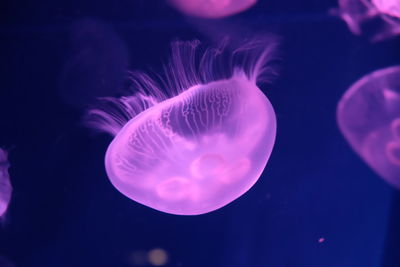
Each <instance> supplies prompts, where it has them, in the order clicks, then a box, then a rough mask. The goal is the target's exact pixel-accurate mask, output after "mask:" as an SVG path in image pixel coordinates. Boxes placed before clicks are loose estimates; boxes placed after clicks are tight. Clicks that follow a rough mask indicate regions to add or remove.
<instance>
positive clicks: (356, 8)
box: [339, 0, 400, 42]
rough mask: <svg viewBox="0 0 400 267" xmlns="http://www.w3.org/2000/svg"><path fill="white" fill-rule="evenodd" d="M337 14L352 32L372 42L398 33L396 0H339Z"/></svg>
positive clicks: (399, 17)
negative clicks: (366, 37) (364, 36)
mask: <svg viewBox="0 0 400 267" xmlns="http://www.w3.org/2000/svg"><path fill="white" fill-rule="evenodd" d="M339 15H340V16H341V18H342V19H343V20H344V21H345V22H346V23H347V25H348V27H349V29H350V31H351V32H352V33H353V34H355V35H366V36H368V38H369V39H371V41H373V42H377V41H382V40H385V39H388V38H392V37H394V36H397V35H399V34H400V1H398V0H339Z"/></svg>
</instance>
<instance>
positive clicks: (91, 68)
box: [59, 18, 128, 109]
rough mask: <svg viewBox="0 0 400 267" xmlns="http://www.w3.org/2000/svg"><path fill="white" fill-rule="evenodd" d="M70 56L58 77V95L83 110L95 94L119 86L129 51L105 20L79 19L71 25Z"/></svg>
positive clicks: (108, 92) (123, 76)
mask: <svg viewBox="0 0 400 267" xmlns="http://www.w3.org/2000/svg"><path fill="white" fill-rule="evenodd" d="M69 45H70V47H71V49H70V50H71V51H70V56H69V59H68V60H67V62H66V64H65V66H64V69H63V71H62V72H61V76H60V79H59V94H60V96H61V98H62V100H63V101H64V102H65V103H67V104H68V105H70V106H72V107H74V108H77V109H84V108H86V107H87V106H88V105H90V104H93V101H95V99H96V98H97V97H101V96H107V95H110V94H111V93H112V92H115V90H116V88H121V87H122V84H123V82H124V80H125V75H126V72H125V71H126V68H127V65H128V60H127V58H128V52H127V49H126V47H125V45H124V43H123V41H122V40H121V39H120V38H119V36H118V35H117V33H115V31H114V30H113V29H112V28H111V27H110V26H109V25H107V24H106V23H104V22H101V21H99V20H95V19H90V18H86V19H81V20H78V21H76V22H74V23H72V24H71V28H70V42H69Z"/></svg>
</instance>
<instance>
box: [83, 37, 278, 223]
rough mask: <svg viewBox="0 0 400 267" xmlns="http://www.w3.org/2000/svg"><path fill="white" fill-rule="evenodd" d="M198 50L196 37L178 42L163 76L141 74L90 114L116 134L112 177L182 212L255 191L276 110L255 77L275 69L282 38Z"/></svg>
mask: <svg viewBox="0 0 400 267" xmlns="http://www.w3.org/2000/svg"><path fill="white" fill-rule="evenodd" d="M199 49H200V44H199V42H196V41H193V42H176V43H173V45H172V57H171V60H170V62H169V64H167V65H166V66H164V71H165V73H164V76H163V78H162V79H161V82H160V83H157V82H156V80H155V79H153V78H150V76H148V75H146V74H144V73H141V72H139V73H135V74H133V76H132V77H131V80H132V88H133V89H134V90H135V92H133V93H131V95H130V96H127V97H122V98H119V99H118V98H106V99H104V103H103V107H102V108H99V109H94V110H91V111H90V113H89V116H90V118H91V119H92V121H91V123H92V125H93V126H94V127H96V128H98V129H101V130H104V131H106V132H108V133H110V134H112V135H113V136H115V137H114V140H113V141H112V143H111V144H110V146H109V147H108V150H107V153H106V158H105V164H106V170H107V174H108V177H109V178H110V180H111V182H112V184H113V185H114V186H115V187H116V188H117V189H118V190H119V191H120V192H121V193H123V194H124V195H126V196H127V197H129V198H131V199H133V200H135V201H137V202H139V203H142V204H144V205H146V206H149V207H151V208H154V209H157V210H159V211H163V212H167V213H172V214H179V215H196V214H202V213H207V212H211V211H213V210H216V209H218V208H221V207H223V206H225V205H227V204H228V203H230V202H232V201H233V200H235V199H236V198H238V197H239V196H241V195H242V194H244V193H245V192H246V191H247V190H249V189H250V188H251V187H252V186H253V184H254V183H255V182H256V181H257V180H258V178H259V177H260V175H261V173H262V172H263V170H264V168H265V165H266V164H267V161H268V159H269V156H270V154H271V152H272V148H273V145H274V142H275V135H276V119H275V112H274V109H273V107H272V106H271V104H270V102H269V100H268V99H267V98H266V97H265V95H264V94H263V93H262V92H261V90H260V89H259V88H258V87H257V85H256V82H259V81H260V79H261V76H265V75H271V74H273V69H272V68H271V67H270V66H269V65H270V64H269V63H270V62H271V60H273V59H274V56H275V54H274V50H275V43H274V42H271V41H270V40H256V41H254V40H253V41H251V42H248V43H245V44H243V45H242V46H240V47H239V48H236V49H235V50H234V51H233V53H228V52H227V48H226V44H224V45H221V47H220V48H216V49H206V50H205V51H204V52H199ZM228 54H229V55H228ZM156 78H157V80H158V81H160V76H157V77H156Z"/></svg>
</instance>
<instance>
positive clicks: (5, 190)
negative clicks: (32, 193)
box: [0, 148, 12, 217]
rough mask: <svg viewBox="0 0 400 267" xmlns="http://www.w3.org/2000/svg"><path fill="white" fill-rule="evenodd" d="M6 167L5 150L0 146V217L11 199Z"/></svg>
mask: <svg viewBox="0 0 400 267" xmlns="http://www.w3.org/2000/svg"><path fill="white" fill-rule="evenodd" d="M8 167H9V163H8V159H7V152H6V151H4V150H2V149H1V148H0V217H2V216H4V214H5V213H6V211H7V208H8V205H9V203H10V200H11V192H12V187H11V183H10V177H9V175H8Z"/></svg>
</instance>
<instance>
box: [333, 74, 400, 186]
mask: <svg viewBox="0 0 400 267" xmlns="http://www.w3.org/2000/svg"><path fill="white" fill-rule="evenodd" d="M337 119H338V123H339V128H340V130H341V131H342V133H343V135H344V136H345V137H346V139H347V141H348V142H349V143H350V145H351V146H352V147H353V149H354V150H355V151H356V152H357V153H358V154H359V155H360V156H361V158H363V159H364V160H365V162H366V163H367V164H368V165H369V166H370V167H371V168H372V169H374V171H375V172H376V173H378V174H379V175H380V176H381V177H383V178H384V179H385V180H386V181H387V182H389V183H390V184H392V185H393V186H395V187H396V188H398V189H400V66H395V67H390V68H385V69H382V70H378V71H375V72H373V73H371V74H368V75H366V76H364V77H363V78H361V79H360V80H359V81H357V82H356V83H355V84H354V85H353V86H351V87H350V89H349V90H348V91H347V92H346V93H345V94H344V96H343V97H342V99H341V100H340V102H339V105H338V110H337Z"/></svg>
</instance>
